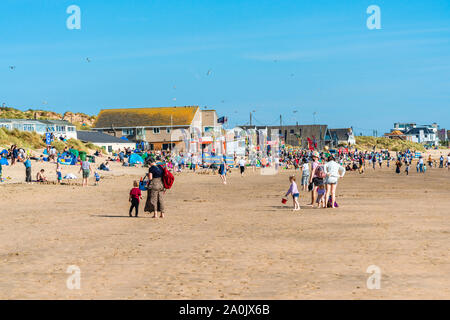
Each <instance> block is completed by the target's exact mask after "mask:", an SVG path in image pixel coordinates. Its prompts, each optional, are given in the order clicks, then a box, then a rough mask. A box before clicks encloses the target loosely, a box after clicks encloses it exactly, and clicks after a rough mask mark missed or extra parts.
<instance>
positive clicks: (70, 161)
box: [58, 152, 77, 166]
mask: <svg viewBox="0 0 450 320" xmlns="http://www.w3.org/2000/svg"><path fill="white" fill-rule="evenodd" d="M58 162H59V163H61V164H67V165H72V166H73V165H76V164H77V157H76V156H75V155H74V154H72V153H68V152H64V153H63V154H61V156H60V157H59V158H58Z"/></svg>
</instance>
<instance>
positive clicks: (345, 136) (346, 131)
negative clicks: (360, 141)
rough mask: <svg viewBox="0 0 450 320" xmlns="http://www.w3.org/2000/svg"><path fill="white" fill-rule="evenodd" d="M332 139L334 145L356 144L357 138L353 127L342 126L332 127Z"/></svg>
mask: <svg viewBox="0 0 450 320" xmlns="http://www.w3.org/2000/svg"><path fill="white" fill-rule="evenodd" d="M330 135H331V139H332V140H333V142H334V145H336V146H339V145H348V146H351V145H354V144H356V139H355V136H354V134H353V129H352V128H342V129H330Z"/></svg>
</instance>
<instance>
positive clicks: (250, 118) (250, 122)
mask: <svg viewBox="0 0 450 320" xmlns="http://www.w3.org/2000/svg"><path fill="white" fill-rule="evenodd" d="M251 126H252V112H251V111H250V127H251Z"/></svg>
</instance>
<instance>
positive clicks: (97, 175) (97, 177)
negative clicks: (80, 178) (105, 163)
mask: <svg viewBox="0 0 450 320" xmlns="http://www.w3.org/2000/svg"><path fill="white" fill-rule="evenodd" d="M94 176H95V185H96V186H98V183H99V182H100V175H99V174H98V172H97V171H95V172H94Z"/></svg>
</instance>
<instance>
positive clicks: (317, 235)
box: [0, 163, 450, 299]
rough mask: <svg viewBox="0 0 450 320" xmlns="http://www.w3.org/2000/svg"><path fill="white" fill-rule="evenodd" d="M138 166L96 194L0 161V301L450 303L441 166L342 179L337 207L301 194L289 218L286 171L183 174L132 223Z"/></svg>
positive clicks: (117, 174)
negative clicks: (371, 285) (0, 178)
mask: <svg viewBox="0 0 450 320" xmlns="http://www.w3.org/2000/svg"><path fill="white" fill-rule="evenodd" d="M42 166H48V169H47V170H48V172H49V174H48V176H49V177H50V178H51V179H54V177H53V175H55V176H56V174H55V173H54V172H53V171H54V169H51V168H54V165H52V164H43V165H41V164H37V163H36V164H35V163H34V164H33V176H34V174H35V172H37V169H38V168H40V167H42ZM77 168H78V167H65V168H64V173H68V172H72V173H75V174H77V170H76V169H77ZM413 169H414V168H413ZM50 170H51V171H50ZM145 172H146V169H145V168H122V167H120V166H118V165H117V164H114V165H113V171H112V172H110V173H107V175H106V176H104V179H103V180H102V181H101V184H100V185H99V186H97V187H95V186H89V187H87V188H81V187H79V186H69V185H64V186H58V185H38V184H32V185H26V184H16V183H12V182H14V181H16V180H21V179H23V177H22V176H24V168H23V165H22V164H18V165H16V166H15V167H13V168H12V169H11V168H9V167H6V168H5V169H4V177H6V176H8V175H11V176H13V177H14V178H13V179H12V180H10V183H9V184H2V185H0V193H1V214H0V231H1V232H0V243H1V249H0V259H1V263H0V275H1V277H0V298H2V299H5V298H6V299H68V298H69V299H70V298H76V299H221V298H224V299H438V298H441V299H442V298H443V299H448V298H450V257H449V255H448V252H449V251H450V242H449V236H450V222H449V221H450V220H449V215H450V211H449V209H448V208H449V206H450V197H449V196H448V190H450V179H449V178H450V172H449V171H447V170H446V169H431V170H428V172H427V173H426V174H425V175H423V174H418V173H416V172H415V170H412V173H411V174H410V176H405V175H404V174H403V173H402V175H400V176H397V175H395V174H394V168H393V167H392V166H391V168H390V169H387V168H383V169H381V170H380V169H378V168H377V169H376V170H375V171H374V170H373V169H372V168H367V173H366V174H364V175H359V174H357V173H355V172H348V173H347V174H346V176H345V178H344V179H342V180H341V181H340V182H339V187H338V203H339V205H340V208H338V209H312V208H310V207H307V206H306V204H307V203H308V201H309V199H310V194H309V193H306V192H302V193H301V196H300V204H301V206H302V209H301V211H300V212H295V213H294V212H292V211H291V201H289V202H288V206H284V205H282V204H281V197H282V195H283V193H285V192H286V190H287V188H288V186H289V183H288V176H289V174H292V173H293V171H286V170H282V171H281V172H280V174H278V175H274V176H263V175H260V174H259V172H255V173H253V172H252V171H251V170H248V171H247V175H246V176H245V177H244V178H241V177H240V176H239V174H238V173H237V171H236V170H234V171H233V173H232V174H231V175H230V176H229V183H228V184H227V185H222V184H221V183H220V181H219V177H218V176H214V175H200V174H194V173H191V172H185V173H182V174H179V175H177V176H176V181H175V184H174V186H173V188H172V189H171V190H169V191H168V192H167V193H166V199H167V207H168V209H167V214H166V218H165V219H152V218H150V215H147V214H144V213H143V203H142V204H141V208H140V209H141V212H140V217H139V218H129V217H128V213H127V211H128V208H129V203H128V201H127V200H128V192H129V190H130V188H131V186H132V181H133V180H134V179H137V178H139V176H141V175H143V174H144V173H145ZM16 182H17V181H16ZM92 182H93V181H92V180H91V182H90V184H91V185H92ZM144 201H145V198H144ZM69 265H76V266H78V267H79V268H80V270H81V289H79V290H69V289H68V288H67V286H66V280H67V278H68V277H69V274H68V273H66V270H67V267H68V266H69ZM370 265H376V266H378V267H379V268H380V269H381V288H380V289H378V290H377V289H374V290H369V289H367V286H366V281H367V278H368V277H369V276H370V274H368V273H366V270H367V268H368V267H369V266H370Z"/></svg>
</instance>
